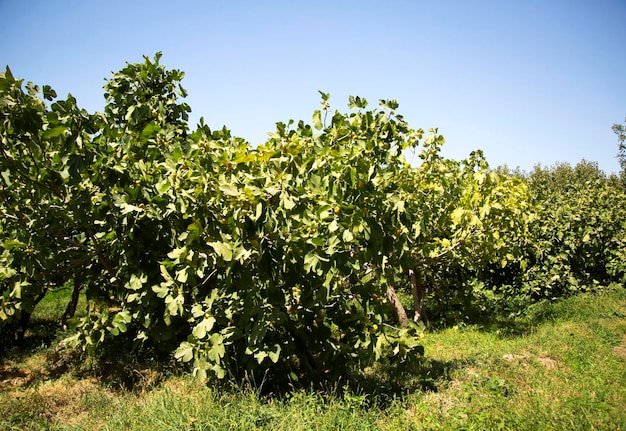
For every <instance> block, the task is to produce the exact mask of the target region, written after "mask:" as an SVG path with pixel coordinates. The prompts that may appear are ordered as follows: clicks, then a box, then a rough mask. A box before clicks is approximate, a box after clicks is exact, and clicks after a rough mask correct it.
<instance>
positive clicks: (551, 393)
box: [0, 289, 626, 431]
mask: <svg viewBox="0 0 626 431" xmlns="http://www.w3.org/2000/svg"><path fill="white" fill-rule="evenodd" d="M58 301H61V299H58ZM58 301H57V302H58ZM49 306H50V307H51V309H52V308H53V307H52V305H50V304H49ZM62 312H63V309H61V311H60V313H62ZM46 313H48V312H46ZM46 313H43V314H42V315H40V317H38V319H43V320H40V322H43V321H45V319H44V318H43V317H42V316H43V315H46ZM53 315H54V312H50V314H48V316H49V317H52V316H53ZM60 336H62V334H61V335H59V334H57V335H55V338H54V339H55V340H57V339H59V337H60ZM27 337H28V338H30V339H37V337H42V335H41V334H39V335H38V334H37V333H36V332H33V333H28V334H27ZM29 345H30V346H33V347H32V349H31V350H30V351H29V352H28V354H19V355H18V354H17V352H15V353H14V354H11V353H9V354H7V355H4V357H3V358H2V359H1V361H2V362H1V363H0V429H2V430H5V429H6V430H14V429H15V430H18V429H19V430H39V429H53V430H119V429H124V430H145V429H155V430H250V429H266V430H290V431H291V430H338V429H346V430H398V429H403V430H455V429H459V430H460V429H463V430H496V429H504V430H591V429H597V430H620V429H626V409H625V407H624V406H626V291H625V290H624V289H617V290H610V291H605V292H601V293H597V294H582V295H579V296H576V297H573V298H569V299H567V300H563V301H558V302H553V303H543V304H539V305H536V306H534V307H533V308H532V309H530V310H529V311H528V313H527V314H526V315H525V316H524V317H521V318H518V319H515V320H510V321H507V322H503V323H502V324H500V325H497V324H494V325H484V324H483V325H476V326H472V325H467V326H461V327H457V328H447V329H440V330H433V331H431V332H429V333H428V334H427V335H426V337H425V339H424V346H425V351H426V353H425V358H424V360H423V362H422V363H421V364H420V365H419V366H416V367H415V368H414V369H412V370H404V371H403V372H402V373H399V372H398V370H395V369H392V368H390V367H389V366H387V365H385V364H379V365H374V366H372V367H370V368H368V369H366V370H363V375H362V376H358V378H357V380H358V381H357V383H358V384H357V385H356V386H355V387H353V388H351V389H348V390H345V391H344V390H342V389H343V388H335V390H329V391H327V392H315V391H307V390H298V391H293V392H291V393H288V394H286V395H284V396H280V397H278V396H276V397H269V396H268V397H259V396H257V390H258V389H259V388H254V387H249V386H248V387H246V388H244V389H241V388H231V389H224V388H222V389H219V388H214V387H210V386H206V385H200V384H198V383H197V382H195V381H194V380H193V379H191V378H190V377H188V376H186V375H184V374H181V373H176V372H172V371H171V370H169V371H167V372H165V371H163V369H162V368H158V367H150V366H145V365H142V364H138V363H137V364H131V365H129V367H128V368H129V370H127V371H126V372H127V374H133V375H135V377H136V378H135V380H134V382H135V383H134V387H133V389H132V390H131V389H127V388H125V386H123V385H121V384H118V383H116V381H115V379H103V378H102V376H101V374H98V373H95V372H91V373H90V372H82V373H79V372H76V371H75V370H74V371H73V369H72V368H70V369H69V370H65V371H64V372H62V373H59V372H54V367H53V366H52V365H51V362H54V360H55V359H56V358H55V355H54V353H51V352H54V351H55V348H54V347H47V346H48V343H38V342H36V341H32V342H31V344H29ZM81 366H82V369H83V370H85V369H87V368H86V367H85V365H84V364H82V365H81ZM79 368H81V367H80V366H79ZM92 371H93V366H92Z"/></svg>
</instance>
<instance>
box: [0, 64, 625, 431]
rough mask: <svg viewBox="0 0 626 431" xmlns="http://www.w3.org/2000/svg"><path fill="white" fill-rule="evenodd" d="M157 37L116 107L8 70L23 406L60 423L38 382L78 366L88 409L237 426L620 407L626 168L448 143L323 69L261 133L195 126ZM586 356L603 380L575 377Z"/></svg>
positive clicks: (1, 372) (11, 251)
mask: <svg viewBox="0 0 626 431" xmlns="http://www.w3.org/2000/svg"><path fill="white" fill-rule="evenodd" d="M160 58H161V55H160V54H157V55H156V56H155V57H154V58H152V59H151V58H148V57H144V59H143V62H142V63H135V64H127V65H126V67H125V68H124V69H122V70H121V71H119V72H117V73H115V74H113V75H112V77H111V78H110V79H109V80H108V81H107V83H106V85H105V88H104V90H105V99H106V106H105V109H104V112H96V113H88V112H86V111H85V110H82V109H80V107H78V106H77V104H76V100H75V99H74V98H73V97H72V96H71V95H68V97H67V98H66V99H65V100H61V99H59V98H58V97H57V94H56V93H55V92H54V90H53V89H52V88H50V87H49V86H46V85H43V86H41V87H39V86H36V85H34V84H32V83H26V84H25V83H24V81H23V80H21V79H16V78H15V77H14V76H13V74H12V72H11V71H10V69H9V68H8V67H7V69H6V71H5V72H4V73H2V74H0V93H1V96H2V97H1V99H0V107H1V111H0V113H1V114H0V115H1V117H0V136H1V139H2V141H1V143H0V184H1V189H0V210H1V211H2V218H1V219H0V291H1V292H2V295H1V296H0V342H1V343H2V344H1V346H2V350H1V351H0V361H2V368H0V380H1V382H0V390H2V391H3V392H4V394H3V395H2V398H1V399H0V403H1V404H0V412H2V413H3V414H4V415H5V417H8V418H9V419H7V421H8V422H6V427H9V429H11V428H10V427H12V426H15V427H16V429H18V428H19V426H22V427H23V426H25V424H28V423H30V422H29V421H32V423H33V424H44V426H47V427H51V426H58V427H61V425H62V423H61V422H62V421H61V422H59V418H58V417H56V416H54V415H49V417H48V416H46V415H45V414H43V413H41V412H38V411H37V409H34V410H33V409H32V408H30V407H26V408H25V410H24V412H21V413H20V411H21V410H20V407H19V404H20V403H19V402H18V401H19V400H20V399H22V400H24V399H26V400H27V401H25V402H24V403H23V404H24V406H31V407H32V405H31V404H32V403H34V404H36V401H35V400H36V399H38V398H37V397H42V396H43V395H41V391H42V390H44V391H45V389H46V385H50V388H49V389H51V390H53V392H54V391H56V390H58V389H59V388H57V387H56V386H55V385H63V383H62V381H63V379H67V380H68V382H71V386H72V387H75V388H76V389H75V390H76V391H77V392H76V393H72V394H71V395H69V396H68V397H69V398H68V397H66V398H67V399H72V400H73V401H72V403H71V404H72V405H74V406H76V408H77V410H76V411H73V410H72V409H71V408H70V409H69V411H73V412H74V413H76V414H82V415H84V416H85V418H86V419H85V420H86V421H87V422H83V423H79V422H77V425H76V427H77V428H76V429H80V428H81V427H83V428H87V429H90V428H94V427H97V428H102V427H104V429H108V428H106V427H107V426H108V425H106V423H107V422H108V421H109V419H111V418H114V420H117V421H121V422H118V425H119V426H118V427H121V428H128V429H133V426H136V429H139V427H141V426H151V427H153V428H154V427H156V428H157V429H181V427H182V429H184V428H185V427H187V428H189V429H213V428H219V429H224V427H226V428H228V426H227V425H226V424H225V423H221V425H219V426H217V425H216V426H215V427H213V426H212V425H210V424H211V421H210V416H211V415H216V416H219V415H223V414H224V409H226V410H229V409H233V411H235V410H237V411H239V413H237V414H234V413H233V415H234V416H233V418H234V419H233V420H234V421H235V422H236V423H235V422H234V423H233V424H232V427H231V428H246V429H250V426H251V427H255V426H256V427H259V428H264V427H267V428H271V427H274V428H275V427H277V426H278V425H277V424H279V423H284V424H283V427H285V426H287V425H288V424H289V422H290V421H291V420H293V421H295V422H294V423H297V424H300V425H298V426H299V427H300V428H301V429H308V428H315V429H322V428H329V429H330V428H337V427H339V428H341V427H344V428H349V429H354V428H366V429H378V428H381V429H391V428H389V427H390V426H391V424H396V425H398V426H399V425H400V423H406V424H412V425H411V426H413V427H414V428H415V429H420V428H425V429H438V427H439V425H441V428H442V429H450V427H449V426H444V425H442V424H448V425H450V426H453V427H454V428H459V427H461V428H462V427H466V428H467V429H471V428H472V427H476V428H477V429H482V428H483V427H484V426H486V425H489V427H491V428H493V427H494V426H496V425H498V424H501V425H502V426H504V427H505V428H506V427H509V428H510V429H520V424H521V422H515V421H520V420H522V419H523V418H525V417H526V414H527V412H528V411H531V410H533V408H535V409H536V411H538V412H541V414H538V415H537V416H536V418H535V419H536V423H535V422H532V421H531V422H528V428H529V429H546V428H545V426H546V425H547V424H549V423H550V418H552V419H553V420H554V423H555V424H557V425H555V429H570V428H571V429H589V426H590V425H591V426H593V427H596V428H603V427H604V428H603V429H619V427H620V426H624V420H625V418H624V414H623V413H622V412H621V410H620V409H618V406H619V405H623V403H624V390H623V389H621V388H623V387H624V385H623V383H624V372H623V370H624V367H625V364H624V355H623V349H624V346H623V344H624V342H623V339H622V337H623V336H624V333H626V326H625V325H626V323H625V321H624V316H625V315H626V308H625V300H624V298H625V297H624V283H625V282H626V177H625V176H624V173H625V172H626V171H625V170H623V171H622V175H621V177H620V176H617V175H610V176H607V175H605V174H604V173H603V172H602V171H600V170H599V169H598V167H597V165H596V164H594V163H592V162H587V161H581V162H580V163H579V164H577V165H576V166H570V165H567V164H560V165H557V166H554V167H549V168H547V167H541V166H538V167H536V168H535V169H534V170H533V171H532V172H517V171H511V170H509V169H506V168H496V169H494V168H491V167H490V166H489V165H488V163H487V161H486V160H485V158H484V156H483V154H482V153H481V152H480V150H476V151H474V152H472V153H470V154H468V157H467V159H465V160H461V161H457V160H450V159H447V158H444V157H443V156H442V155H441V152H440V150H441V147H442V145H443V144H444V138H443V136H441V135H440V134H439V133H438V131H437V130H435V129H430V130H428V131H424V130H422V129H413V128H411V127H410V126H409V124H408V123H407V122H406V121H405V120H404V118H403V117H402V115H401V114H400V113H399V112H398V108H399V107H398V103H397V102H396V101H395V100H381V101H379V106H378V107H377V108H374V109H370V108H368V107H369V104H368V102H367V101H366V100H364V99H362V98H360V97H350V99H349V101H348V112H346V113H342V112H341V111H339V110H334V109H332V108H331V105H330V95H328V94H326V93H323V92H320V96H321V106H320V108H319V109H316V110H314V112H313V115H312V118H311V121H310V124H309V122H305V121H297V122H296V121H293V120H289V121H288V122H286V123H282V122H279V123H277V124H276V130H275V132H273V133H271V134H270V135H269V137H268V140H267V141H266V142H264V143H262V144H259V145H257V146H253V145H251V144H250V143H248V142H246V141H245V140H243V139H241V138H238V137H236V136H235V135H233V134H232V133H231V131H230V130H228V129H227V128H226V127H224V128H223V129H221V130H211V129H210V128H209V127H208V126H207V125H205V123H204V121H203V120H200V123H199V124H198V125H197V126H196V128H195V129H192V128H191V127H190V126H189V124H188V122H187V120H188V114H189V112H190V110H191V109H190V107H189V106H188V105H187V104H185V103H184V101H183V99H184V97H185V95H186V92H185V90H184V88H183V87H182V86H181V80H182V79H183V76H184V74H183V73H182V72H181V71H178V70H170V69H167V68H165V66H164V65H162V64H161V63H160ZM620 127H621V126H618V125H616V126H614V130H616V132H617V134H618V139H619V140H620V145H621V146H620V147H618V150H619V153H618V155H619V156H623V134H620V133H619V131H620V130H622V129H620ZM406 154H414V155H416V156H417V157H416V158H417V159H419V160H418V162H414V163H408V162H407V159H406V158H405V155H406ZM621 160H623V157H622V159H621ZM559 304H563V305H559ZM546 310H548V311H546ZM555 310H557V311H555ZM551 313H552V314H553V315H554V316H555V317H554V319H552V317H551V316H552V314H551ZM555 328H558V329H555ZM563 331H564V332H563ZM566 332H571V334H570V337H569V338H568V337H565V336H564V335H563V334H564V333H566ZM457 337H458V338H457ZM568 340H569V341H568ZM461 346H463V348H464V350H462V351H461V350H458V349H459V348H460V347H461ZM548 348H549V349H550V350H549V351H548V350H546V351H544V350H541V349H548ZM509 350H510V351H509ZM429 352H430V353H429ZM602 352H609V354H610V355H609V356H608V357H603V354H602ZM571 355H578V356H576V358H578V359H572V358H573V357H570V356H571ZM602 358H604V359H602ZM463 373H465V374H463ZM542 373H543V374H545V375H546V376H547V377H546V378H547V381H548V382H551V383H550V384H552V385H554V386H553V387H551V388H550V387H546V388H543V389H538V386H539V385H540V383H541V379H539V380H538V378H537V377H536V376H533V375H535V374H538V375H542ZM588 373H589V374H591V375H592V376H595V378H592V377H590V376H588V375H587V374H588ZM609 378H612V379H613V382H611V383H609ZM94 379H95V380H94ZM570 379H579V380H580V381H581V382H583V383H584V384H585V385H586V386H587V387H588V388H585V387H583V386H573V387H570V388H569V389H570V390H573V389H572V388H574V387H575V388H579V389H580V391H581V392H587V393H586V394H585V396H584V397H582V395H583V394H582V393H569V392H567V391H565V392H564V393H563V395H562V396H561V395H559V392H558V391H557V390H556V389H557V388H558V389H559V390H562V389H563V387H562V385H564V384H566V383H565V382H568V381H569V380H570ZM590 379H591V380H593V382H591V381H590ZM11 382H14V383H11ZM544 382H545V381H544ZM619 382H621V383H619ZM457 383H458V385H460V387H456V386H455V385H457ZM568 384H569V383H568ZM81 385H82V386H81ZM607 385H608V386H607ZM42 388H43V389H42ZM81 388H82V389H81ZM112 388H115V390H119V391H122V392H110V391H111V389H112ZM589 388H591V389H589ZM607 388H611V389H612V390H613V392H612V393H609V392H607ZM68 390H69V389H68ZM439 391H444V392H443V395H442V397H441V399H439V398H438V395H437V394H439V393H440V392H439ZM449 391H453V392H449ZM543 391H545V393H547V394H548V395H549V396H548V397H546V396H545V393H544V394H543V395H542V393H543ZM535 392H536V393H535ZM138 394H139V395H138ZM199 394H202V398H203V399H205V402H206V403H207V404H204V405H201V404H198V403H201V401H200V399H199V398H198V397H200V395H199ZM446 394H447V395H446ZM531 394H535V395H536V396H535V395H532V396H531ZM135 396H139V397H140V398H139V399H140V401H136V402H137V403H138V404H137V405H140V406H143V405H144V404H143V403H148V404H149V405H150V406H152V404H154V406H152V407H150V408H154V409H155V410H153V414H152V415H151V418H148V417H145V418H144V416H143V415H142V414H141V412H140V411H141V410H142V409H143V408H144V407H136V406H135V401H131V398H132V397H135ZM43 397H44V398H45V396H43ZM58 397H59V398H63V397H64V395H63V394H61V393H59V394H58ZM85 397H87V398H89V397H93V400H92V401H94V400H95V405H100V407H95V410H90V409H91V407H90V408H89V409H88V408H86V407H85V408H83V407H81V406H83V405H86V404H88V403H87V402H86V401H85ZM429 397H431V398H433V399H434V400H435V401H432V400H430V398H429ZM550 397H555V398H558V399H552V398H550ZM50 398H51V399H56V397H55V396H52V397H50ZM448 398H449V399H448ZM111 399H113V400H115V401H114V403H120V404H119V405H118V407H119V406H123V407H120V408H121V409H122V411H125V412H126V414H127V415H128V417H137V418H138V419H137V421H138V422H137V423H136V424H135V425H133V426H131V424H130V423H127V422H124V420H126V419H124V418H122V417H121V416H115V415H116V412H114V411H111V410H109V409H108V407H107V406H106V404H107V403H108V402H109V401H110V400H111ZM427 399H428V400H430V401H428V402H426V403H425V400H427ZM490 400H492V401H493V403H491V401H490ZM581 400H582V401H581ZM431 401H432V402H434V403H435V404H430V402H431ZM55 402H56V401H55ZM59 402H60V401H59ZM509 402H510V403H513V404H514V405H515V406H516V407H515V408H514V409H512V410H507V409H506V408H504V405H505V404H507V403H509ZM98 403H100V404H98ZM169 403H171V405H170V404H169ZM424 403H425V404H424ZM551 403H553V405H550V404H551ZM620 403H621V404H620ZM116 405H117V404H116ZM164 405H166V406H167V407H163V406H164ZM55 406H56V407H58V406H57V405H55ZM55 406H52V407H50V408H51V411H57V410H58V409H56V407H55ZM158 406H161V407H163V408H162V409H161V410H159V409H160V408H161V407H158ZM556 406H560V407H559V409H561V410H558V411H557V410H550V409H552V408H556ZM186 408H191V409H193V408H196V409H197V411H187V410H185V409H186ZM177 409H180V410H181V411H179V412H178V413H179V414H176V413H173V412H176V411H178V410H177ZM309 409H313V410H314V411H318V412H325V413H322V414H321V416H320V417H321V418H322V419H321V420H322V421H326V420H327V421H328V422H321V423H320V424H319V425H314V424H313V423H308V422H306V415H311V414H312V415H315V414H314V413H312V412H311V413H306V414H305V413H303V412H309V411H310V410H309ZM394 409H395V410H394ZM421 409H424V410H423V411H422V410H421ZM432 409H436V410H437V409H438V410H437V412H438V413H437V412H435V411H433V410H432ZM459 409H460V410H459ZM61 410H62V409H61ZM29 411H30V412H34V413H33V415H34V416H29V413H28V412H29ZM203 411H205V412H212V413H211V415H208V416H206V415H207V414H208V413H202V412H203ZM246 411H247V412H248V413H246ZM11 412H17V413H16V414H15V415H13V416H12V415H11ZM481 412H483V413H482V415H481ZM40 413H41V414H40ZM457 413H458V414H457ZM473 413H476V414H477V415H478V416H476V417H475V418H474V419H475V420H474V419H472V417H473V416H472V415H473ZM160 414H165V415H168V416H167V417H165V418H163V423H162V424H161V425H159V424H158V423H149V421H150V420H156V418H157V417H159V415H160ZM325 414H327V416H324V415H325ZM7 415H8V416H7ZM247 415H248V416H247ZM294 415H295V416H294ZM300 415H302V416H300ZM376 415H378V416H381V417H382V418H383V419H384V420H383V421H382V422H381V421H379V420H378V419H377V418H376V417H375V416H376ZM407 415H408V416H407ZM572 415H573V416H574V417H575V418H577V420H578V419H580V420H579V422H575V421H574V422H571V423H570V422H568V421H567V417H571V416H572ZM92 416H93V418H95V417H96V416H101V417H107V418H109V419H107V421H104V422H102V423H98V424H96V422H97V421H96V422H90V421H92V420H95V419H93V418H92ZM292 416H294V417H292ZM11 418H13V419H11ZM142 418H144V419H142ZM290 418H291V419H290ZM298 418H300V419H298ZM476 418H477V419H476ZM498 418H500V419H501V420H500V419H498ZM526 419H527V420H530V419H529V418H527V417H526ZM144 420H145V421H148V422H142V421H144ZM179 420H183V421H187V422H185V423H183V424H181V423H179V422H176V421H179ZM224 420H227V419H224ZM248 420H251V421H252V422H251V423H248V422H246V421H248ZM298 420H302V421H303V422H298ZM492 420H493V421H494V422H491V421H492ZM216 421H217V419H216ZM333 421H339V422H340V423H339V424H338V425H337V424H335V425H337V426H335V425H333V423H334V422H333ZM341 421H345V422H341ZM351 421H355V422H351ZM398 421H401V422H398ZM404 421H406V422H404ZM446 421H448V422H446ZM449 421H452V422H449ZM511 421H513V422H511ZM216 423H217V422H216ZM250 424H252V425H250ZM342 424H343V425H342ZM472 424H473V425H472ZM2 425H3V426H4V425H5V424H2ZM96 425H97V426H96ZM36 426H39V425H33V428H35V429H36ZM279 428H280V427H279ZM522 428H524V427H523V426H522ZM68 429H71V427H69V428H68Z"/></svg>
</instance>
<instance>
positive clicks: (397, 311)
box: [387, 285, 409, 326]
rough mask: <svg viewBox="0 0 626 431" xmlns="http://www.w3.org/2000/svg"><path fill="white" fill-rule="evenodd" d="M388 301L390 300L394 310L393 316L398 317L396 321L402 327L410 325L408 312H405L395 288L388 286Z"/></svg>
mask: <svg viewBox="0 0 626 431" xmlns="http://www.w3.org/2000/svg"><path fill="white" fill-rule="evenodd" d="M387 299H388V300H389V303H390V304H391V307H392V308H393V314H394V316H395V317H396V321H397V322H398V324H399V325H400V326H406V325H408V324H409V318H408V316H407V315H406V311H405V310H404V307H403V306H402V303H401V302H400V299H399V298H398V295H396V291H395V290H394V288H393V287H391V286H389V285H387Z"/></svg>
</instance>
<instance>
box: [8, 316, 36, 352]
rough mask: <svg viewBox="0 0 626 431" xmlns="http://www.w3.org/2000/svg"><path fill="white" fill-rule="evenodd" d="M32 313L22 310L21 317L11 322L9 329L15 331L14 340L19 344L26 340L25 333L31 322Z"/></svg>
mask: <svg viewBox="0 0 626 431" xmlns="http://www.w3.org/2000/svg"><path fill="white" fill-rule="evenodd" d="M30 315H31V313H28V312H26V311H22V312H21V314H20V318H19V319H16V320H14V321H13V322H11V324H9V328H10V329H9V331H11V332H13V341H15V343H16V344H18V345H20V344H22V342H24V335H25V334H26V329H27V328H28V323H29V322H30Z"/></svg>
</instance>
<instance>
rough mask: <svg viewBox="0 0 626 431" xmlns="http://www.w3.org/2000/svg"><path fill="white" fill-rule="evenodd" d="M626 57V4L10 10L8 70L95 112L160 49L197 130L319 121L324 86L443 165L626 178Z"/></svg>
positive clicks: (127, 3) (2, 55)
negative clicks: (395, 105) (387, 113)
mask: <svg viewBox="0 0 626 431" xmlns="http://www.w3.org/2000/svg"><path fill="white" fill-rule="evenodd" d="M625 49H626V1H625V0H584V1H583V0H560V1H558V0H520V1H512V0H511V1H495V0H494V1H480V0H475V1H464V0H458V1H452V0H450V1H446V0H442V1H432V0H429V1H421V0H386V1H382V0H379V1H369V0H359V1H352V0H350V1H349V0H343V1H342V0H335V1H326V0H318V1H307V2H299V1H296V0H290V1H241V0H232V1H226V0H224V1H210V0H207V1H185V0H179V1H176V2H174V1H171V0H169V1H155V0H152V1H145V0H134V1H133V0H124V1H120V0H107V1H83V0H80V1H79V0H65V1H61V0H58V1H53V0H46V1H41V0H29V1H24V0H0V67H4V66H5V65H9V66H10V67H11V69H12V71H13V73H14V75H16V76H19V77H22V78H25V79H26V80H30V81H34V82H35V83H37V84H49V85H51V86H52V87H53V88H54V89H56V90H57V92H58V93H59V96H61V97H63V98H64V97H65V95H66V94H67V93H68V92H71V93H72V94H73V95H74V96H75V97H76V98H77V99H78V103H79V105H81V106H82V107H84V108H85V109H87V110H88V111H90V112H93V111H96V110H102V108H103V106H104V98H103V90H102V86H103V84H104V79H105V78H107V77H109V76H110V74H111V72H113V71H117V70H119V69H121V68H122V67H124V65H125V63H126V62H131V63H132V62H139V61H141V60H142V55H144V54H146V55H150V56H152V55H153V54H154V53H155V52H157V51H162V52H163V58H162V62H163V63H164V64H166V65H167V67H169V68H176V69H180V70H183V71H185V72H186V77H185V79H184V81H183V86H184V87H185V88H186V89H187V90H188V92H189V97H188V98H187V102H188V103H189V104H190V106H191V108H192V110H193V112H192V117H191V120H192V124H191V126H192V127H195V123H196V122H197V120H198V119H199V117H200V116H203V117H204V118H205V120H206V122H207V123H208V124H209V125H210V126H211V127H212V128H221V127H222V126H223V125H226V126H227V127H228V128H230V129H231V130H232V131H233V133H234V134H236V135H238V136H242V137H244V138H246V139H247V140H249V141H250V142H251V143H253V144H257V143H261V142H263V141H265V140H266V138H267V135H266V132H268V131H271V130H274V127H275V126H274V125H275V123H276V122H277V121H287V120H288V119H290V118H293V119H295V120H300V119H302V120H305V121H307V122H310V121H311V115H312V112H313V110H315V109H317V108H318V107H319V100H320V99H319V94H318V92H317V90H318V89H319V90H322V91H324V92H329V93H330V94H331V102H332V105H333V108H334V109H339V110H341V111H344V112H345V111H347V106H346V104H347V98H348V96H349V95H355V96H357V95H358V96H361V97H365V98H367V99H368V101H369V102H370V106H371V107H374V106H377V105H378V103H377V101H378V99H381V98H384V99H397V100H398V102H399V103H400V109H399V112H400V113H401V114H403V115H404V117H405V119H406V120H407V121H408V122H409V124H410V125H411V126H412V127H413V128H419V127H421V128H424V129H428V128H430V127H438V128H439V131H440V132H441V133H442V134H443V135H444V136H445V137H446V145H445V147H444V154H445V155H446V156H449V157H453V158H456V159H461V158H464V157H466V156H467V155H468V154H469V152H470V151H472V150H474V149H478V148H480V149H483V150H484V151H485V154H486V156H487V160H488V161H489V162H490V164H491V165H492V166H494V167H495V166H498V165H503V164H506V165H508V166H510V167H517V166H519V167H521V168H522V169H525V170H530V169H531V168H532V167H533V166H534V165H535V164H537V163H541V164H542V165H548V166H549V165H552V164H554V163H556V162H569V163H571V164H575V163H577V162H578V161H580V160H581V159H586V160H590V161H595V162H598V163H599V165H600V167H601V168H602V169H603V170H605V171H606V172H614V171H618V170H619V166H618V163H617V160H616V158H615V156H616V153H617V139H616V137H615V135H614V134H613V132H612V131H611V126H612V125H613V124H614V123H618V122H623V121H624V117H626V55H624V53H625Z"/></svg>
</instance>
